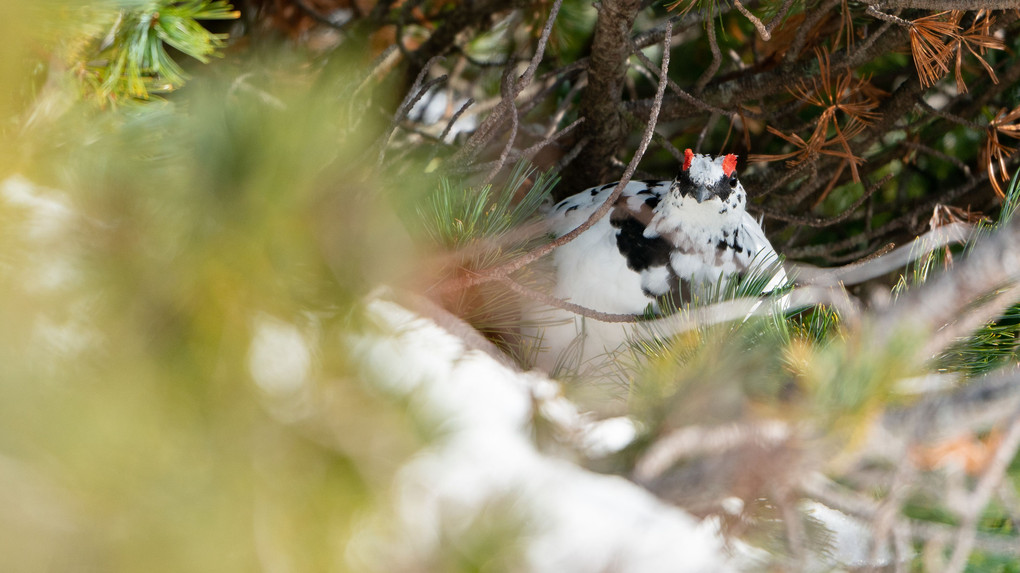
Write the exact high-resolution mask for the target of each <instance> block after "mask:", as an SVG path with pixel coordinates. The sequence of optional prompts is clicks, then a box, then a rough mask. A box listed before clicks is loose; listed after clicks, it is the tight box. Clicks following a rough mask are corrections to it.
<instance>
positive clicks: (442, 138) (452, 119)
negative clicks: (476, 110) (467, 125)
mask: <svg viewBox="0 0 1020 573" xmlns="http://www.w3.org/2000/svg"><path fill="white" fill-rule="evenodd" d="M474 103H475V100H474V99H473V98H468V99H467V101H465V102H464V105H462V106H460V109H458V110H457V111H456V112H454V114H453V116H452V117H450V121H449V122H448V123H447V124H446V127H445V128H443V132H442V133H440V134H439V141H446V136H447V135H450V131H451V130H452V129H453V126H454V125H455V124H456V123H457V120H458V119H460V116H461V115H463V114H464V112H465V111H467V108H469V107H471V105H472V104H474Z"/></svg>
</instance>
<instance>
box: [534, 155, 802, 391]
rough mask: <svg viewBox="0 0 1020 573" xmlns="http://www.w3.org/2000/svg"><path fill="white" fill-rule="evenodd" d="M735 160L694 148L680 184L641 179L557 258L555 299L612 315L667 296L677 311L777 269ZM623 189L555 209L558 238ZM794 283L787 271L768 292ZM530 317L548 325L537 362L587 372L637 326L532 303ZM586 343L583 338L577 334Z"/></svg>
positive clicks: (591, 192) (589, 193)
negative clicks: (748, 276) (755, 270)
mask: <svg viewBox="0 0 1020 573" xmlns="http://www.w3.org/2000/svg"><path fill="white" fill-rule="evenodd" d="M736 161H737V158H736V156H735V155H726V156H724V157H717V158H712V157H710V156H708V155H699V154H695V153H693V152H692V151H691V150H689V149H688V150H687V151H686V154H685V161H684V165H683V167H682V168H681V170H680V172H679V173H678V175H677V177H676V179H674V180H673V181H632V182H630V183H628V184H627V186H626V187H624V189H623V193H622V194H621V195H620V197H619V199H618V200H617V201H616V203H615V204H614V206H613V209H612V210H611V211H610V213H609V215H608V216H606V217H603V218H602V219H600V220H599V221H597V222H596V223H595V224H594V225H593V226H592V227H591V228H589V229H588V230H587V231H585V232H584V233H582V234H581V235H580V236H578V237H577V238H576V239H574V240H573V241H571V242H569V243H567V244H566V245H563V246H562V247H560V248H559V249H557V250H556V251H555V253H554V254H553V262H554V264H555V267H556V268H555V286H554V287H553V291H552V294H553V295H554V296H556V297H559V298H562V299H565V300H567V301H570V302H573V303H575V304H578V305H581V306H584V307H587V308H590V309H592V310H597V311H601V312H607V313H621V314H623V313H626V314H640V313H643V312H645V311H646V310H647V309H648V308H649V305H651V308H652V310H655V311H658V309H659V304H660V301H661V299H662V298H663V297H668V298H671V299H672V301H673V303H674V304H675V305H680V304H682V303H684V302H688V301H690V300H691V299H692V297H696V296H698V295H699V294H701V293H706V292H707V289H709V288H716V287H723V286H725V285H726V283H727V282H728V281H730V280H732V278H733V277H734V276H735V275H740V274H743V273H746V272H748V271H749V270H751V269H752V266H753V267H759V266H765V265H771V264H774V263H775V262H776V261H777V260H778V255H777V254H776V251H775V249H773V248H772V245H771V244H770V243H769V241H768V239H767V238H766V237H765V233H764V232H763V231H762V229H761V226H760V225H759V224H758V222H757V221H756V220H755V219H754V218H753V217H751V215H750V214H748V213H747V211H746V210H745V207H746V204H747V194H746V192H745V191H744V187H743V186H742V185H741V184H740V181H739V180H738V179H737V177H736V172H735V169H736ZM614 187H616V184H615V183H610V184H607V185H602V186H601V187H594V188H591V189H587V190H585V191H582V192H580V193H578V194H576V195H573V196H571V197H568V198H566V199H564V200H563V201H560V202H559V203H557V204H556V205H555V206H554V207H553V209H552V211H551V212H550V213H549V221H550V225H551V229H552V232H553V233H554V234H555V235H556V236H557V237H559V236H562V235H564V234H566V233H568V232H570V231H572V230H573V229H575V228H577V227H578V226H580V225H581V224H582V223H583V222H584V221H586V220H587V219H588V217H589V216H590V215H591V214H592V213H593V212H594V211H595V210H596V209H598V207H599V205H601V204H602V203H604V202H605V200H606V198H607V197H608V196H609V195H610V194H611V193H612V191H613V188H614ZM785 282H786V275H785V273H783V272H782V271H780V272H779V273H778V274H777V275H776V276H775V277H774V279H773V280H772V281H771V283H770V284H769V285H768V286H767V287H766V289H765V290H766V291H767V290H771V289H773V288H775V287H777V286H781V285H782V284H785ZM526 318H527V319H528V320H529V321H530V322H532V323H535V324H538V323H544V324H549V326H546V327H545V328H544V329H541V330H538V329H536V330H534V331H533V332H531V334H538V335H539V336H540V337H541V339H542V344H543V346H544V347H546V349H545V351H544V352H542V353H541V354H540V355H539V359H538V364H537V365H538V366H539V367H541V368H543V369H545V370H547V371H552V370H554V369H555V368H556V365H557V364H559V363H563V362H566V363H569V364H571V365H573V366H582V370H583V365H584V364H585V363H586V362H588V361H590V360H591V359H593V358H597V357H599V356H604V355H606V354H607V353H610V352H613V351H614V350H616V349H618V347H619V346H620V345H621V344H623V343H624V342H625V341H626V337H627V333H628V327H627V326H626V325H621V324H619V323H604V322H598V321H595V320H592V319H586V318H584V317H581V316H577V315H574V314H572V313H569V312H567V311H564V310H559V309H550V308H548V307H539V306H537V305H536V306H532V307H530V308H529V309H527V310H526ZM579 336H580V337H582V338H580V339H579V338H578V337H579Z"/></svg>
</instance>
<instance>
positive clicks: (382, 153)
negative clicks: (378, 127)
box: [376, 56, 447, 166]
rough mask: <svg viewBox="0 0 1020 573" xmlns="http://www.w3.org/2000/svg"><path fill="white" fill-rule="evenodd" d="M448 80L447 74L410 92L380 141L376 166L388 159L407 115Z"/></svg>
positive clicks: (423, 70) (426, 68) (425, 70)
mask: <svg viewBox="0 0 1020 573" xmlns="http://www.w3.org/2000/svg"><path fill="white" fill-rule="evenodd" d="M437 57H438V56H437ZM430 64H431V62H430ZM429 67H430V66H425V68H423V69H422V74H421V75H419V76H418V80H421V79H422V76H423V75H424V74H425V73H426V72H428V69H429ZM446 80H447V76H446V74H443V75H441V76H439V77H438V78H432V79H431V80H429V81H427V82H425V84H424V85H422V86H421V87H420V88H418V90H417V91H414V90H413V89H412V90H411V91H410V92H408V94H407V97H405V98H404V101H403V103H401V104H400V107H399V108H397V113H395V114H394V115H393V119H392V120H391V121H390V125H389V127H388V128H387V129H386V132H385V134H384V135H383V137H382V138H380V140H379V144H378V145H379V158H378V159H377V160H376V166H382V164H383V160H384V159H385V158H386V149H387V147H388V146H389V142H390V138H391V137H393V132H394V131H396V129H397V125H399V123H400V122H401V121H403V119H404V118H405V117H407V114H408V113H410V111H411V108H413V107H414V106H415V105H416V104H417V103H418V102H419V101H420V100H421V98H423V97H425V94H427V93H428V92H429V90H430V89H432V88H433V87H434V86H436V85H438V84H440V83H442V82H445V81H446ZM416 83H417V82H416ZM412 94H414V97H411V95H412Z"/></svg>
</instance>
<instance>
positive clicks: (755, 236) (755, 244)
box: [740, 212, 788, 291]
mask: <svg viewBox="0 0 1020 573" xmlns="http://www.w3.org/2000/svg"><path fill="white" fill-rule="evenodd" d="M740 232H741V234H742V235H743V236H744V237H745V239H744V248H745V249H746V250H747V252H748V253H749V254H750V255H751V257H752V258H751V266H752V267H755V268H759V269H760V268H763V267H766V266H768V265H772V264H775V263H776V262H777V261H778V260H779V254H778V253H776V250H775V249H774V248H773V247H772V243H770V242H769V240H768V237H766V236H765V231H764V230H763V229H762V228H761V224H760V223H759V222H758V221H757V220H755V218H754V217H752V216H751V215H750V213H746V212H745V213H744V216H743V218H742V219H741V221H740ZM787 280H788V278H787V276H786V271H785V270H783V269H782V268H779V269H778V272H777V273H776V274H775V276H773V278H772V280H771V281H769V284H768V286H766V287H765V290H766V291H770V290H772V289H775V288H778V287H781V286H784V285H785V284H786V283H787Z"/></svg>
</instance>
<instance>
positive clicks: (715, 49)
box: [694, 14, 722, 94]
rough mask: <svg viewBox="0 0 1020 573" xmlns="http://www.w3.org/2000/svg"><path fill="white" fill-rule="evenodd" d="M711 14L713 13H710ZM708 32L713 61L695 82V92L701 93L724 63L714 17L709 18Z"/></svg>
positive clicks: (706, 27)
mask: <svg viewBox="0 0 1020 573" xmlns="http://www.w3.org/2000/svg"><path fill="white" fill-rule="evenodd" d="M710 16H711V14H710ZM705 29H706V30H707V32H708V48H709V49H710V50H711V51H712V61H711V63H709V64H708V67H707V68H705V71H704V72H703V73H702V74H701V77H699V78H698V81H697V82H695V83H694V93H696V94H701V92H703V91H704V90H705V86H707V85H708V82H709V80H711V79H712V76H714V75H715V73H716V72H717V71H719V66H720V65H722V52H720V51H719V42H717V41H716V39H715V22H713V21H712V18H711V17H710V18H708V23H707V25H706V26H705Z"/></svg>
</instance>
